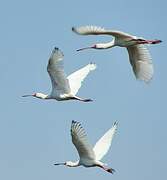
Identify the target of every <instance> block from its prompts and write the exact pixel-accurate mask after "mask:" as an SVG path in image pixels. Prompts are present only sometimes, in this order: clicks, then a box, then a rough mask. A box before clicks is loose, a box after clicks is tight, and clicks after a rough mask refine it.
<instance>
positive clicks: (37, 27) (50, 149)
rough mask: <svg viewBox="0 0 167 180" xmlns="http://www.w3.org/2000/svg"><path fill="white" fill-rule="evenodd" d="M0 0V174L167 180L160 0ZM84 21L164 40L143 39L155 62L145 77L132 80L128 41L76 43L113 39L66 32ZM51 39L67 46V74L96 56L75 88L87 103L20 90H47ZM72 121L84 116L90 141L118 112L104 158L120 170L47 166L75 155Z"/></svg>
mask: <svg viewBox="0 0 167 180" xmlns="http://www.w3.org/2000/svg"><path fill="white" fill-rule="evenodd" d="M0 4H1V5H0V22H1V28H0V32H1V33H0V59H1V61H0V82H1V101H0V104H1V111H0V112H1V113H0V116H1V118H0V169H1V173H0V179H4V180H10V179H14V180H22V179H24V180H29V179H32V180H36V179H40V180H45V179H56V178H60V179H67V178H69V179H72V178H75V179H78V178H80V179H81V180H82V179H83V180H84V179H85V178H90V177H91V178H93V179H94V178H96V179H97V180H98V179H109V178H113V179H114V180H120V179H128V180H131V179H135V180H141V179H152V180H156V179H165V178H166V172H165V170H166V163H167V157H166V152H167V144H166V138H167V133H166V127H167V121H166V108H165V107H166V92H167V85H166V80H165V79H166V77H167V73H166V67H167V60H166V41H167V38H166V32H167V25H166V23H165V22H166V16H167V13H166V6H167V4H166V2H165V1H163V0H159V1H153V0H147V1H145V0H140V1H135V2H134V1H133V0H127V1H123V0H117V1H111V0H103V1H99V2H98V1H94V0H92V1H88V0H85V1H76V0H73V1H72V2H68V1H65V0H61V1H56V0H54V1H52V0H48V1H43V2H41V1H39V0H36V1H32V0H29V1H21V0H15V1H8V0H6V1H1V3H0ZM87 24H93V25H99V26H102V27H106V28H111V29H118V30H123V31H125V32H129V33H131V34H134V35H138V36H142V37H145V38H148V39H161V40H163V43H161V44H159V45H155V46H150V47H149V49H150V52H151V55H152V58H153V63H154V67H155V74H154V77H153V80H152V81H151V83H149V84H145V83H143V82H140V81H136V80H135V77H134V75H133V73H132V70H131V67H130V65H129V62H128V55H127V52H126V50H125V49H122V48H113V49H109V50H104V51H96V50H92V51H85V52H80V53H78V52H76V51H75V50H76V49H77V48H80V47H83V46H85V45H90V44H92V43H95V42H100V41H109V40H110V39H111V37H93V36H89V37H86V36H84V37H82V36H77V35H76V34H74V33H72V32H71V27H72V26H80V25H87ZM54 46H57V47H59V48H60V49H61V50H62V51H63V52H64V55H65V57H64V60H65V71H66V72H67V74H69V73H71V72H73V71H75V70H77V69H79V68H80V67H82V66H84V65H86V64H88V63H89V62H90V61H93V62H95V63H96V64H97V70H96V71H94V72H92V73H91V74H90V75H89V77H88V78H87V79H86V80H85V82H84V84H83V86H82V88H81V89H80V91H79V93H78V95H80V96H81V97H86V98H92V99H94V102H93V103H81V102H73V101H72V102H57V101H54V100H51V101H42V100H39V99H34V98H27V99H24V98H22V97H21V96H22V95H23V94H26V93H33V92H44V93H49V92H50V90H51V84H50V79H49V76H48V74H47V71H46V65H47V62H48V57H49V56H50V53H51V50H52V49H53V47H54ZM72 120H77V121H80V122H81V123H82V125H83V127H84V128H85V129H86V131H87V134H88V137H89V139H90V141H91V143H92V144H94V143H95V142H96V141H97V140H98V139H99V138H100V137H101V136H102V135H103V133H104V132H105V131H107V130H108V129H109V128H110V127H111V126H112V124H113V122H114V121H115V120H117V121H118V123H119V127H118V132H117V134H116V135H115V137H114V141H113V144H112V147H111V149H110V151H109V153H108V154H107V155H106V156H105V158H104V159H103V161H104V162H106V163H107V164H108V165H109V166H111V167H112V168H114V169H115V170H116V173H115V174H114V175H111V174H109V173H105V172H103V171H102V170H101V169H99V168H82V167H79V168H66V167H55V166H54V165H53V164H54V163H55V162H62V161H66V160H76V159H77V158H78V155H77V152H76V150H75V147H74V146H73V144H72V142H71V136H70V125H71V121H72Z"/></svg>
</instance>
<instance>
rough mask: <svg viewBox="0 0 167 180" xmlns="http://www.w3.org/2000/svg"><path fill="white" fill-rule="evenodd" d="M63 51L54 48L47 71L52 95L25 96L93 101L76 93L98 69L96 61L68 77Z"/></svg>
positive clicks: (36, 94)
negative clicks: (87, 77)
mask: <svg viewBox="0 0 167 180" xmlns="http://www.w3.org/2000/svg"><path fill="white" fill-rule="evenodd" d="M63 57H64V55H63V53H62V52H61V50H59V49H58V48H56V47H55V48H54V50H53V51H52V54H51V56H50V58H49V62H48V66H47V71H48V73H49V76H50V79H51V83H52V91H51V94H50V95H45V94H43V93H35V94H32V95H24V96H23V97H27V96H33V97H37V98H40V99H56V100H58V101H63V100H79V101H83V102H89V101H92V100H91V99H83V98H80V97H77V96H76V94H77V92H78V90H79V88H80V87H81V85H82V82H83V80H84V79H85V78H86V76H87V75H88V74H89V73H90V72H91V71H93V70H95V69H96V65H95V64H94V63H90V64H88V65H86V66H85V67H83V68H81V69H79V70H78V71H76V72H74V73H72V74H71V75H69V76H68V77H67V76H66V74H65V72H64V66H63Z"/></svg>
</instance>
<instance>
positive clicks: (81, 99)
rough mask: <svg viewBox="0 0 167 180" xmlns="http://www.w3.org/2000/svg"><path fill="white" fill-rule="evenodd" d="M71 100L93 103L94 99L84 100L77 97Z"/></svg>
mask: <svg viewBox="0 0 167 180" xmlns="http://www.w3.org/2000/svg"><path fill="white" fill-rule="evenodd" d="M71 99H75V100H78V101H82V102H91V101H93V100H92V99H82V98H80V97H77V96H74V97H72V98H71Z"/></svg>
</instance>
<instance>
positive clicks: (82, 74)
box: [67, 63, 96, 95]
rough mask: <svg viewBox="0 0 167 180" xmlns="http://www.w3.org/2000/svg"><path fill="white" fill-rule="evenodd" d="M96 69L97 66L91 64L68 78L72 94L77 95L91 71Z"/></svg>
mask: <svg viewBox="0 0 167 180" xmlns="http://www.w3.org/2000/svg"><path fill="white" fill-rule="evenodd" d="M95 69H96V65H95V64H93V63H90V64H88V65H86V66H84V67H83V68H81V69H79V70H78V71H76V72H74V73H72V74H70V75H69V76H68V77H67V79H68V81H69V85H70V89H71V94H73V95H76V93H77V92H78V90H79V88H80V87H81V85H82V82H83V80H84V79H85V78H86V76H87V75H88V74H89V73H90V71H93V70H95Z"/></svg>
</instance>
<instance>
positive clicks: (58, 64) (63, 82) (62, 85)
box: [47, 48, 70, 94]
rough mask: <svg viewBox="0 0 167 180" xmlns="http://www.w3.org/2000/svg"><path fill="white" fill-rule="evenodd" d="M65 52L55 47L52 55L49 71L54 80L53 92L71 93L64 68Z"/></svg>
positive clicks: (52, 80)
mask: <svg viewBox="0 0 167 180" xmlns="http://www.w3.org/2000/svg"><path fill="white" fill-rule="evenodd" d="M63 56H64V55H63V53H62V52H61V51H60V50H59V49H58V48H54V50H53V51H52V54H51V56H50V59H49V62H48V66H47V71H48V73H49V75H50V78H51V82H52V93H54V92H55V91H56V92H55V93H58V94H64V93H69V92H70V88H69V83H68V80H67V78H66V75H65V73H64V69H63Z"/></svg>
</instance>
